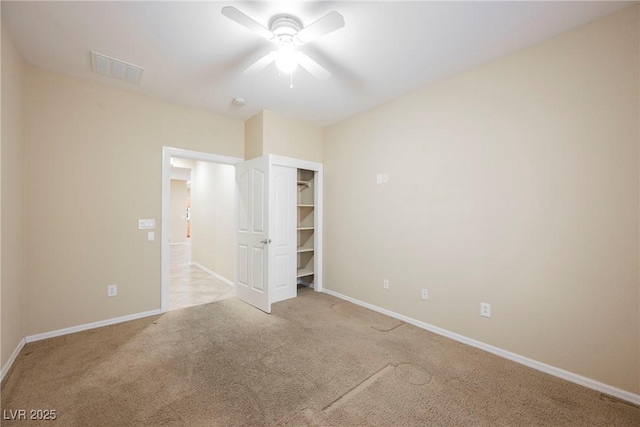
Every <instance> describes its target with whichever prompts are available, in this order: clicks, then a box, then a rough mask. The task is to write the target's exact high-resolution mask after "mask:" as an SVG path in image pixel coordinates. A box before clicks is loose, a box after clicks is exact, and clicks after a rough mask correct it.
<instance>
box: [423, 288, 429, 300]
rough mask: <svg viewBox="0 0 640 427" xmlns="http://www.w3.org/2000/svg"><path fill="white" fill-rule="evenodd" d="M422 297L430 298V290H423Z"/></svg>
mask: <svg viewBox="0 0 640 427" xmlns="http://www.w3.org/2000/svg"><path fill="white" fill-rule="evenodd" d="M422 299H429V291H428V290H426V289H423V290H422Z"/></svg>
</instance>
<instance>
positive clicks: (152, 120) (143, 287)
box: [25, 68, 244, 335]
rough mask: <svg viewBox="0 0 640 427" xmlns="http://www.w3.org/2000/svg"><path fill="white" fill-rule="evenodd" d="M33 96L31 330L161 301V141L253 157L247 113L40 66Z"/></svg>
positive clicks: (29, 76) (30, 81)
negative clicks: (221, 111)
mask: <svg viewBox="0 0 640 427" xmlns="http://www.w3.org/2000/svg"><path fill="white" fill-rule="evenodd" d="M25 96H26V122H25V129H26V140H25V141H26V150H27V151H26V156H27V159H28V161H27V170H26V180H27V213H26V221H27V224H29V226H28V228H27V236H26V244H27V253H28V255H29V256H28V259H27V295H26V298H27V301H28V304H27V313H26V317H25V318H26V334H27V335H31V334H37V333H42V332H47V331H52V330H57V329H60V328H65V327H69V326H74V325H81V324H85V323H89V322H95V321H99V320H103V319H110V318H114V317H119V316H124V315H128V314H133V313H140V312H144V311H147V310H155V309H159V308H160V242H161V236H160V218H161V162H162V146H170V147H178V148H183V149H188V150H194V151H202V152H209V153H215V154H221V155H226V156H235V157H243V155H244V149H243V147H244V125H243V123H242V122H241V121H237V120H231V119H227V118H223V117H220V116H218V115H215V114H213V113H209V112H206V111H202V110H196V109H190V108H185V107H180V106H177V105H174V104H169V103H166V102H162V101H159V100H156V99H153V98H149V97H145V96H142V95H138V94H134V93H130V92H125V91H121V90H117V89H113V88H110V87H107V86H103V85H99V84H95V83H89V82H84V81H80V80H77V79H73V78H69V77H64V76H61V75H58V74H54V73H50V72H47V71H43V70H38V69H34V68H27V73H26V92H25ZM69 188H72V189H73V191H68V189H69ZM71 207H72V208H73V209H71ZM139 218H155V219H156V230H155V231H156V240H155V241H154V242H148V241H147V233H146V231H144V230H138V229H137V220H138V219H139ZM110 283H115V284H118V296H117V297H114V298H108V297H107V296H106V288H107V285H108V284H110Z"/></svg>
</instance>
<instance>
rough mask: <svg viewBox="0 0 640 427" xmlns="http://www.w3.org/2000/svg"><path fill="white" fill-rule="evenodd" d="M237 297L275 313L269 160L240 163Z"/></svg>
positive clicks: (237, 171)
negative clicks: (271, 279) (271, 280)
mask: <svg viewBox="0 0 640 427" xmlns="http://www.w3.org/2000/svg"><path fill="white" fill-rule="evenodd" d="M236 186H237V190H238V191H237V195H238V196H237V197H238V211H237V212H238V225H237V233H236V236H237V237H236V296H237V297H238V298H239V299H240V300H242V301H244V302H246V303H249V304H251V305H253V306H254V307H257V308H259V309H260V310H262V311H265V312H267V313H271V300H270V295H269V286H268V285H269V265H270V262H269V242H270V240H269V233H268V232H269V159H268V157H260V158H258V159H252V160H249V161H246V162H244V163H240V164H238V165H236Z"/></svg>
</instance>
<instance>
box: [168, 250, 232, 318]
mask: <svg viewBox="0 0 640 427" xmlns="http://www.w3.org/2000/svg"><path fill="white" fill-rule="evenodd" d="M190 254H191V244H190V243H181V244H177V245H171V275H170V282H169V309H170V310H177V309H179V308H185V307H191V306H193V305H200V304H207V303H210V302H215V301H220V300H223V299H227V298H233V297H234V296H235V290H234V289H233V288H232V287H231V286H229V285H227V284H226V283H224V282H223V281H221V280H219V279H216V278H215V277H213V276H212V275H210V274H209V273H207V272H205V271H203V270H200V269H199V268H198V267H196V266H194V265H189V258H190Z"/></svg>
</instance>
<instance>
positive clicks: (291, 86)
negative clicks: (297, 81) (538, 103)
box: [289, 73, 293, 89]
mask: <svg viewBox="0 0 640 427" xmlns="http://www.w3.org/2000/svg"><path fill="white" fill-rule="evenodd" d="M289 89H293V73H291V85H290V86H289Z"/></svg>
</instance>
